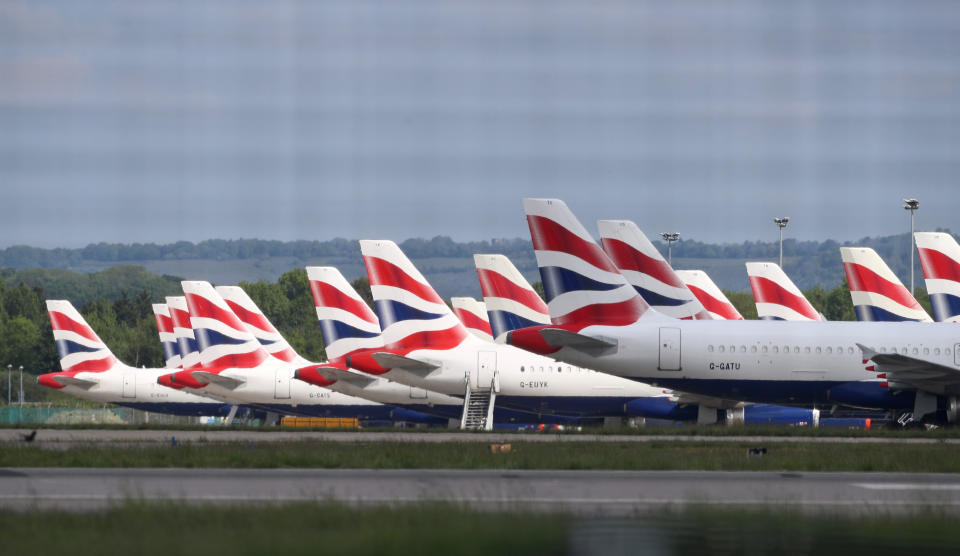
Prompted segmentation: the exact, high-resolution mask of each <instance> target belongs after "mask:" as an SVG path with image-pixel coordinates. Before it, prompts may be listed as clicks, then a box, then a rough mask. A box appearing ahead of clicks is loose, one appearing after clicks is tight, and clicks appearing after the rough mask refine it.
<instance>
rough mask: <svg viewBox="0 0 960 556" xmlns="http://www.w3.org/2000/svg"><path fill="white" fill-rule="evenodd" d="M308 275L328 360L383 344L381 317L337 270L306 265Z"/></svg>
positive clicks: (329, 267)
mask: <svg viewBox="0 0 960 556" xmlns="http://www.w3.org/2000/svg"><path fill="white" fill-rule="evenodd" d="M307 278H308V279H309V280H310V293H312V294H313V304H314V306H315V307H316V308H317V319H319V321H320V333H321V334H322V335H323V345H324V350H325V351H326V352H327V359H328V360H330V361H340V360H341V359H343V358H345V357H347V356H349V355H352V354H354V353H357V352H359V351H366V350H370V349H377V348H382V347H383V338H382V337H381V336H380V320H379V319H377V315H376V314H374V312H373V310H372V309H370V307H368V306H367V304H366V303H365V302H364V301H363V298H361V297H360V294H358V293H357V290H355V289H354V288H353V286H351V285H350V282H347V279H346V278H344V277H343V274H341V273H340V271H339V270H337V269H336V268H334V267H332V266H308V267H307Z"/></svg>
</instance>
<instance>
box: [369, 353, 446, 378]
mask: <svg viewBox="0 0 960 556" xmlns="http://www.w3.org/2000/svg"><path fill="white" fill-rule="evenodd" d="M373 360H374V361H376V362H377V363H378V364H379V365H380V366H381V367H383V368H385V369H403V370H404V371H410V372H414V373H418V374H423V375H427V374H430V373H431V372H433V371H435V370H437V369H439V368H440V365H437V364H436V363H429V362H427V361H421V360H419V359H414V358H412V357H404V356H403V355H397V354H395V353H389V352H384V351H382V352H378V353H374V354H373Z"/></svg>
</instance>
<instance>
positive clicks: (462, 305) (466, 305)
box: [450, 297, 493, 342]
mask: <svg viewBox="0 0 960 556" xmlns="http://www.w3.org/2000/svg"><path fill="white" fill-rule="evenodd" d="M450 305H452V306H453V314H454V315H456V316H457V318H458V319H460V322H462V323H463V325H464V326H466V327H467V330H469V331H470V333H471V334H473V335H474V336H476V337H477V338H480V339H481V340H486V341H488V342H492V341H493V332H492V331H491V330H490V319H489V317H488V316H487V307H486V306H485V305H484V304H483V302H482V301H477V300H476V299H474V298H472V297H451V298H450Z"/></svg>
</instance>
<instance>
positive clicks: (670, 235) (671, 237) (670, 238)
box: [660, 232, 680, 266]
mask: <svg viewBox="0 0 960 556" xmlns="http://www.w3.org/2000/svg"><path fill="white" fill-rule="evenodd" d="M660 237H662V238H663V239H665V240H666V241H667V263H668V264H669V265H670V266H673V242H674V241H677V240H678V239H680V232H660Z"/></svg>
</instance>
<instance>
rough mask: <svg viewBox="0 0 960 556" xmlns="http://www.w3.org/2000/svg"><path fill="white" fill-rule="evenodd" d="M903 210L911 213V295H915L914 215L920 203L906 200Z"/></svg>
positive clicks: (914, 200)
mask: <svg viewBox="0 0 960 556" xmlns="http://www.w3.org/2000/svg"><path fill="white" fill-rule="evenodd" d="M903 208H904V209H905V210H909V211H910V295H913V292H914V289H913V247H914V242H915V241H916V240H914V239H913V213H914V212H916V210H917V209H918V208H920V201H918V200H916V199H904V200H903Z"/></svg>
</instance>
